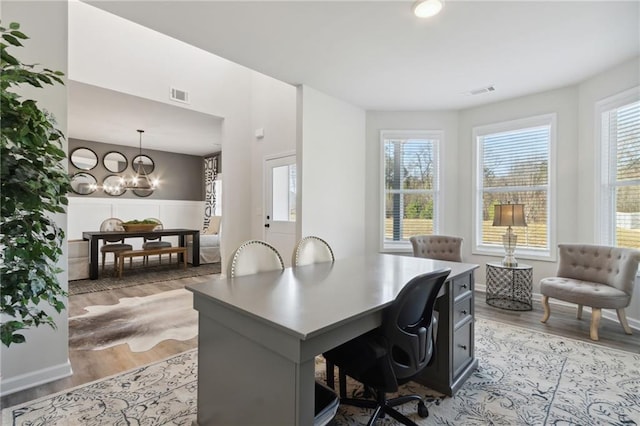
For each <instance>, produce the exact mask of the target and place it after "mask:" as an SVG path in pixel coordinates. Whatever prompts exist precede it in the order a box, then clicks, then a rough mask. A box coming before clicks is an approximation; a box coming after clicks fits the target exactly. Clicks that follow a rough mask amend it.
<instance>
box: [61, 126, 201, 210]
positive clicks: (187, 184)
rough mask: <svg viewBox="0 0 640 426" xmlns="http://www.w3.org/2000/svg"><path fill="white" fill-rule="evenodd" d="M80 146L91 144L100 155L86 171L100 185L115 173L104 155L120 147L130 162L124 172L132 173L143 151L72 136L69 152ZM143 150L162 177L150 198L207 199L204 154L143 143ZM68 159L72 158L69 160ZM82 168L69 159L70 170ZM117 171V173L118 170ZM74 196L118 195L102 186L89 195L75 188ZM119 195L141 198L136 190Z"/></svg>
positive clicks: (118, 149)
mask: <svg viewBox="0 0 640 426" xmlns="http://www.w3.org/2000/svg"><path fill="white" fill-rule="evenodd" d="M76 148H89V149H91V150H92V151H94V152H95V153H96V154H97V155H98V165H97V166H96V167H95V168H93V169H91V170H88V171H86V173H90V174H91V175H93V176H94V177H95V178H96V180H97V181H98V185H101V184H102V181H103V180H104V178H105V177H107V176H109V175H111V174H114V173H111V172H109V171H108V170H107V169H106V168H105V167H104V165H103V164H102V158H103V157H104V155H105V154H106V153H108V152H110V151H117V152H121V153H122V154H124V156H125V157H127V160H128V162H129V164H128V166H127V169H126V170H125V171H124V172H123V173H121V174H123V175H131V174H132V173H134V170H133V168H132V166H131V164H132V160H133V158H134V157H135V156H136V155H138V154H139V148H134V147H129V146H122V145H113V144H107V143H101V142H94V141H85V140H81V139H72V138H70V139H69V156H70V155H71V152H72V151H73V150H74V149H76ZM142 154H143V155H146V156H148V157H150V158H151V159H152V160H153V161H154V163H155V169H154V171H153V173H151V177H154V178H158V179H160V185H159V188H158V189H156V190H155V191H154V192H153V194H151V195H149V196H148V197H144V198H149V199H161V200H189V201H203V200H204V182H203V180H204V179H203V176H204V170H203V168H204V166H203V157H200V156H196V155H186V154H176V153H171V152H164V151H154V150H151V149H145V147H144V144H143V145H142ZM67 161H68V160H67ZM79 171H81V170H79V169H77V168H76V167H74V166H73V164H71V162H69V174H70V175H73V174H74V173H77V172H79ZM116 174H117V173H116ZM69 196H70V197H98V198H118V197H111V196H110V195H107V194H106V193H104V192H102V190H100V189H98V190H97V191H95V192H94V193H92V194H89V195H78V194H75V193H73V192H71V193H69ZM119 198H141V197H138V196H137V195H135V194H134V193H133V191H130V190H128V191H126V192H125V193H124V194H122V195H120V196H119Z"/></svg>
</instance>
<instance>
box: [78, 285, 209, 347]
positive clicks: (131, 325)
mask: <svg viewBox="0 0 640 426" xmlns="http://www.w3.org/2000/svg"><path fill="white" fill-rule="evenodd" d="M84 309H85V310H86V311H87V313H86V314H83V315H78V316H75V317H71V318H69V347H70V348H71V349H76V350H78V349H79V350H100V349H105V348H109V347H111V346H116V345H120V344H123V343H126V344H128V345H129V348H130V350H131V352H145V351H148V350H149V349H151V348H153V347H154V346H155V345H157V344H158V343H160V342H161V341H163V340H167V339H175V340H182V341H183V340H189V339H191V338H194V337H196V336H197V335H198V312H197V311H196V310H195V309H193V293H191V292H190V291H189V290H185V289H177V290H170V291H163V292H161V293H157V294H153V295H150V296H144V297H123V298H121V299H120V300H119V301H118V303H116V304H115V305H96V306H87V307H85V308H84Z"/></svg>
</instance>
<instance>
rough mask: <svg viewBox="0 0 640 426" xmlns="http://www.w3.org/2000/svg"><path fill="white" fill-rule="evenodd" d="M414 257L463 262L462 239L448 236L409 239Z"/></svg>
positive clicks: (416, 236) (421, 236)
mask: <svg viewBox="0 0 640 426" xmlns="http://www.w3.org/2000/svg"><path fill="white" fill-rule="evenodd" d="M409 241H410V242H411V246H412V247H413V256H414V257H425V258H427V259H436V260H448V261H451V262H462V238H460V237H451V236H448V235H414V236H412V237H410V238H409Z"/></svg>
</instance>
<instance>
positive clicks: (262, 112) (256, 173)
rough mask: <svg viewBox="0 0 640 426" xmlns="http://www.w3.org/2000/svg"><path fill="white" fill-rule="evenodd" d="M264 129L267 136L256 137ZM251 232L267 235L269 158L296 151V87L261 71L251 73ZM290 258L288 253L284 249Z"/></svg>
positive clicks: (253, 236)
mask: <svg viewBox="0 0 640 426" xmlns="http://www.w3.org/2000/svg"><path fill="white" fill-rule="evenodd" d="M257 129H262V130H263V131H264V137H262V138H257V137H255V131H256V130H257ZM251 132H252V134H253V135H254V136H253V137H252V138H251V139H252V141H251V153H252V167H251V189H252V191H251V234H252V238H256V239H264V229H265V228H264V223H265V215H264V206H263V198H264V191H265V182H264V161H265V158H273V157H274V156H283V155H290V154H295V152H296V88H295V87H294V86H292V85H290V84H286V83H283V82H281V81H280V80H276V79H274V78H271V77H268V76H266V75H264V74H260V73H257V72H253V73H252V77H251ZM281 254H282V256H283V257H284V258H288V257H289V256H288V254H287V253H281Z"/></svg>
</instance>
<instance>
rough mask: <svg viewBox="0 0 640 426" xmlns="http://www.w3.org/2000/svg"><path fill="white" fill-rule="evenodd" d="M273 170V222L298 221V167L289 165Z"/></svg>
mask: <svg viewBox="0 0 640 426" xmlns="http://www.w3.org/2000/svg"><path fill="white" fill-rule="evenodd" d="M271 170H272V177H271V179H272V187H273V189H272V197H273V199H272V200H271V203H272V204H271V206H272V209H273V220H274V221H280V222H295V221H296V165H295V164H288V165H284V166H277V167H274V168H273V169H271Z"/></svg>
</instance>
